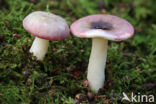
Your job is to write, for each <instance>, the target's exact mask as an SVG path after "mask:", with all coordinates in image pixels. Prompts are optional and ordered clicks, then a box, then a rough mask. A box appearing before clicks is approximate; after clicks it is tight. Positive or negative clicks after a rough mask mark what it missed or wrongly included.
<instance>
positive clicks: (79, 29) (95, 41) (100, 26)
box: [70, 14, 134, 92]
mask: <svg viewBox="0 0 156 104" xmlns="http://www.w3.org/2000/svg"><path fill="white" fill-rule="evenodd" d="M70 29H71V32H72V33H73V34H74V35H75V36H77V37H80V38H92V49H91V55H90V59H89V65H88V73H87V79H88V81H89V85H90V87H91V88H92V89H93V90H94V91H95V92H97V91H98V90H99V89H100V88H102V87H103V85H104V81H105V66H106V65H105V64H106V58H107V48H108V40H112V41H121V40H126V39H128V38H130V37H132V36H133V33H134V28H133V26H132V25H131V24H130V23H129V22H127V21H126V20H124V19H122V18H120V17H117V16H113V15H108V14H96V15H90V16H86V17H83V18H81V19H79V20H77V21H75V22H74V23H73V24H72V25H71V27H70Z"/></svg>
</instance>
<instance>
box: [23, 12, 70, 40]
mask: <svg viewBox="0 0 156 104" xmlns="http://www.w3.org/2000/svg"><path fill="white" fill-rule="evenodd" d="M23 27H24V28H25V29H26V30H27V31H28V32H29V33H31V34H32V35H34V36H36V37H39V38H42V39H46V40H56V41H59V40H64V39H65V38H67V37H68V36H69V34H70V30H69V26H68V24H67V23H66V21H65V20H64V19H63V18H62V17H60V16H57V15H54V14H52V13H49V12H42V11H36V12H32V13H30V14H29V15H28V16H26V17H25V18H24V20H23Z"/></svg>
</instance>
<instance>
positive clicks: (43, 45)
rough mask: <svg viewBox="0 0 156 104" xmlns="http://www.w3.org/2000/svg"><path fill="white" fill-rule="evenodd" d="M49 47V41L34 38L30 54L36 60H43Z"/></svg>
mask: <svg viewBox="0 0 156 104" xmlns="http://www.w3.org/2000/svg"><path fill="white" fill-rule="evenodd" d="M48 46H49V40H45V39H41V38H38V37H35V40H34V42H33V44H32V46H31V48H30V50H29V52H30V53H33V55H34V56H36V57H37V60H41V61H42V60H43V59H44V56H45V54H46V53H47V50H48Z"/></svg>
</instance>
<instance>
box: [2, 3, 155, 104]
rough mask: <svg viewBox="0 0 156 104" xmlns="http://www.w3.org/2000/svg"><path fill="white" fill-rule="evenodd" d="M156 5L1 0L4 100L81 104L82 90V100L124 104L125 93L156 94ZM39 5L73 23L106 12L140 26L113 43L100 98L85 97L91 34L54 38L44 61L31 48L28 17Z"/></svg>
mask: <svg viewBox="0 0 156 104" xmlns="http://www.w3.org/2000/svg"><path fill="white" fill-rule="evenodd" d="M155 4H156V1H155V0H0V104H75V103H76V102H75V96H76V95H77V94H78V95H77V96H76V98H78V97H79V93H81V95H83V96H84V99H82V100H83V101H79V102H82V104H89V102H90V103H93V104H95V101H96V103H98V104H117V103H118V104H122V102H121V94H122V92H126V93H127V94H128V95H129V96H130V94H131V92H134V93H135V94H138V92H140V93H141V94H144V95H154V94H156V14H155V13H156V6H155ZM38 10H41V11H49V12H52V13H55V14H57V15H60V16H62V17H63V18H65V19H66V21H67V22H68V24H69V25H71V23H72V22H73V21H75V20H77V19H78V18H81V17H83V16H87V15H90V14H97V13H106V14H114V15H117V16H119V17H122V18H124V19H126V20H128V21H129V22H130V23H131V24H132V25H133V26H134V28H135V35H134V37H132V38H131V39H129V40H126V41H121V42H109V49H108V57H107V65H106V81H105V86H104V88H103V89H101V91H99V93H98V94H96V95H95V96H94V98H93V100H94V101H91V100H89V98H87V97H86V98H85V95H86V94H87V93H88V92H91V90H90V89H89V87H85V86H84V85H83V83H84V81H85V80H86V74H87V65H88V59H89V55H90V50H91V39H80V38H77V37H74V36H73V35H72V34H71V36H70V37H69V38H68V39H66V40H65V41H61V42H56V41H53V42H52V41H51V42H50V47H49V49H48V53H47V55H46V57H45V59H44V61H42V62H39V61H36V58H35V57H33V56H32V55H31V54H30V53H29V49H30V47H31V44H32V42H33V39H34V37H33V36H32V35H30V34H29V33H28V32H26V31H25V30H24V28H23V26H22V20H23V18H24V17H25V16H26V15H28V14H29V13H30V12H33V11H38ZM155 96H156V95H155ZM80 98H81V96H80ZM78 100H79V99H78ZM80 100H81V99H80ZM155 100H156V99H155ZM155 102H156V101H155ZM125 104H128V102H127V103H125ZM129 104H133V103H129ZM141 104H142V103H141Z"/></svg>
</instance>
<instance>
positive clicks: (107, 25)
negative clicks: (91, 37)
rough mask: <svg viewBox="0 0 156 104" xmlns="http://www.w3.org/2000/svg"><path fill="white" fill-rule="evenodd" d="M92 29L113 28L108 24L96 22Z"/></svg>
mask: <svg viewBox="0 0 156 104" xmlns="http://www.w3.org/2000/svg"><path fill="white" fill-rule="evenodd" d="M91 28H92V29H102V30H111V29H112V28H113V27H112V25H111V24H110V23H108V22H94V23H92V24H91Z"/></svg>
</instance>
